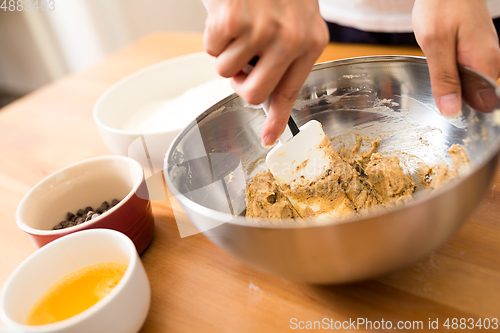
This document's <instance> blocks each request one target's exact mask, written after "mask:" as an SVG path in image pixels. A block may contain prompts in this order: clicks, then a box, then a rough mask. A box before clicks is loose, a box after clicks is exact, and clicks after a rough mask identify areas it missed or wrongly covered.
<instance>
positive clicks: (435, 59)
mask: <svg viewBox="0 0 500 333" xmlns="http://www.w3.org/2000/svg"><path fill="white" fill-rule="evenodd" d="M421 46H422V50H423V51H424V53H425V55H426V56H427V64H428V66H429V74H430V78H431V87H432V93H433V95H434V99H435V101H436V104H437V106H438V108H439V110H440V111H441V113H442V114H443V115H445V116H448V117H456V116H458V115H459V114H460V113H461V109H462V106H461V105H462V101H461V93H460V77H459V75H458V68H457V56H456V49H457V45H456V40H455V36H453V35H449V36H434V38H431V39H430V40H429V41H428V42H427V43H423V45H422V44H421Z"/></svg>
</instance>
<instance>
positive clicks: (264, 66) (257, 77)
mask: <svg viewBox="0 0 500 333" xmlns="http://www.w3.org/2000/svg"><path fill="white" fill-rule="evenodd" d="M293 59H294V57H293V56H285V55H284V54H277V53H276V52H274V51H270V52H267V53H265V54H263V55H259V61H258V62H257V65H256V66H255V67H254V68H253V69H252V71H251V72H250V74H249V75H236V76H234V77H233V88H234V89H235V91H236V92H237V93H238V95H240V96H241V97H242V98H243V99H244V100H245V101H247V102H248V103H249V104H253V105H258V104H261V103H263V102H264V101H265V100H266V99H267V97H268V96H269V95H271V93H272V92H273V90H274V88H275V87H276V86H277V85H278V82H279V81H280V80H281V78H282V77H283V75H284V74H285V72H286V71H287V69H288V67H290V65H291V63H292V61H293Z"/></svg>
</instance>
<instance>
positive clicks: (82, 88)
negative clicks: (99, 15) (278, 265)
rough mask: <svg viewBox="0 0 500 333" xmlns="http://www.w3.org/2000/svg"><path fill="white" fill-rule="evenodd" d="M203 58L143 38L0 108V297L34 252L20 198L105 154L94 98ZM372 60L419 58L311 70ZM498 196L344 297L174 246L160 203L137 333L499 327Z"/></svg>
mask: <svg viewBox="0 0 500 333" xmlns="http://www.w3.org/2000/svg"><path fill="white" fill-rule="evenodd" d="M202 50H203V47H202V37H201V35H200V34H180V33H156V34H152V35H149V36H147V37H146V38H144V39H141V40H139V41H137V42H135V43H133V44H132V45H130V46H129V47H127V48H125V49H123V50H121V51H119V52H116V53H114V54H112V55H110V56H109V57H107V58H106V59H105V60H104V61H103V62H101V63H100V64H98V65H96V66H94V67H93V68H91V69H89V70H86V71H84V72H81V73H76V74H71V75H68V76H66V77H64V78H62V79H60V80H58V81H56V82H54V83H52V84H49V85H47V86H45V87H42V88H40V89H38V90H36V91H35V92H33V93H31V94H29V95H27V96H25V97H23V98H21V99H20V100H18V101H16V102H14V103H12V104H10V105H8V106H6V107H4V108H3V109H0V288H1V287H2V286H3V285H4V283H5V281H6V279H7V277H8V276H9V275H10V274H11V272H12V271H13V270H14V269H15V268H16V266H18V265H19V264H20V263H21V262H22V261H23V260H24V259H25V258H26V257H27V256H28V255H30V254H31V253H33V252H34V251H35V250H36V249H35V247H34V245H33V244H31V242H30V241H29V240H28V237H27V236H26V235H25V234H24V233H23V232H22V231H21V230H20V229H19V228H18V227H17V225H16V222H15V211H16V207H17V205H18V204H19V202H20V200H21V199H22V197H23V196H24V195H25V194H26V193H27V192H28V191H29V190H30V189H31V188H32V187H33V186H34V185H35V184H36V183H38V182H39V181H41V180H42V179H43V178H45V177H46V176H48V175H49V174H51V173H53V172H55V171H56V170H58V169H60V168H62V167H64V166H67V165H69V164H72V163H75V162H78V161H81V160H83V159H87V158H90V157H95V156H100V155H108V154H110V152H109V151H108V150H107V148H106V147H105V146H104V143H103V142H102V140H101V138H100V136H99V134H98V131H97V127H96V126H95V124H94V122H93V120H92V107H93V105H94V103H95V101H96V100H97V98H98V97H99V96H100V95H101V94H102V93H103V92H104V91H105V90H106V89H107V88H108V87H109V86H110V85H112V84H113V83H115V82H117V81H118V80H119V79H121V78H123V77H125V76H126V75H128V74H130V73H133V72H135V71H137V70H139V69H141V68H143V67H146V66H148V65H151V64H153V63H156V62H159V61H162V60H165V59H168V58H171V57H175V56H180V55H183V54H187V53H191V52H199V51H202ZM375 54H408V55H422V53H421V52H420V50H419V49H417V48H411V47H381V46H362V45H339V44H332V45H329V46H328V47H327V49H326V50H325V51H324V53H323V55H322V56H321V58H320V59H319V61H326V60H333V59H340V58H347V57H355V56H363V55H375ZM499 185H500V173H497V175H496V177H495V179H494V182H493V183H492V184H491V187H490V189H489V190H488V191H487V193H486V195H485V197H484V198H483V200H482V202H481V205H480V206H479V208H478V209H477V210H476V211H475V213H474V214H473V215H472V217H471V218H469V220H468V221H467V222H466V223H465V224H464V226H463V227H462V228H461V229H460V230H459V231H458V232H457V233H456V234H455V235H454V236H453V237H452V238H451V239H450V240H449V241H448V242H447V243H446V244H445V245H444V246H443V247H441V248H440V249H438V250H437V251H435V252H433V253H432V254H431V255H429V256H427V257H426V258H424V259H422V260H420V261H419V262H417V263H415V264H413V265H411V266H409V267H407V268H405V269H402V270H400V271H397V272H394V273H392V274H389V275H387V276H384V277H382V278H379V279H376V280H372V281H366V282H362V283H356V284H350V285H341V286H314V285H308V284H304V283H296V282H291V281H287V280H285V279H282V278H278V277H274V276H269V275H266V274H264V273H261V272H259V271H256V270H254V269H253V268H251V267H248V266H247V265H245V264H243V263H241V262H239V261H238V260H236V259H234V258H233V257H231V256H229V255H228V254H226V253H225V252H223V251H222V250H220V249H219V248H217V247H216V246H215V245H213V244H212V243H211V242H210V241H208V240H207V239H206V238H205V237H204V236H203V235H202V234H197V235H194V236H190V237H187V238H180V236H179V233H178V230H177V227H176V224H175V220H174V218H173V214H172V209H171V208H170V205H169V203H168V202H166V201H155V202H154V203H153V211H154V214H155V220H156V230H155V237H154V239H153V242H152V243H151V245H150V246H149V248H148V249H147V250H146V252H145V253H144V254H143V256H142V261H143V263H144V266H145V268H146V271H147V273H148V276H149V279H150V282H151V289H152V301H151V309H150V311H149V315H148V318H147V320H146V322H145V324H144V327H143V328H142V330H141V332H280V331H289V330H290V329H291V328H293V327H295V326H296V325H298V324H299V321H303V323H302V324H301V326H304V327H305V325H307V321H322V320H324V318H326V320H330V319H331V320H334V321H335V320H340V321H349V320H351V321H356V320H357V318H364V319H365V320H371V321H372V322H375V321H378V322H379V323H380V321H381V320H382V319H383V320H385V321H388V320H391V321H392V323H393V325H394V326H395V325H396V323H397V322H398V321H422V322H423V323H424V325H425V326H424V327H425V329H424V331H425V330H426V329H427V327H428V322H429V318H430V320H431V321H434V320H436V319H439V325H440V328H443V327H442V324H443V323H444V322H445V320H446V319H447V318H474V319H476V320H477V319H478V318H493V317H497V318H499V317H500V223H499V222H500V186H499ZM496 186H498V187H496ZM293 318H296V321H295V320H294V319H293ZM451 323H452V322H451V319H450V324H451ZM1 325H2V324H1V323H0V326H1ZM374 325H376V324H374ZM363 327H365V326H361V327H360V328H363ZM351 328H352V326H351ZM360 330H361V331H363V329H360Z"/></svg>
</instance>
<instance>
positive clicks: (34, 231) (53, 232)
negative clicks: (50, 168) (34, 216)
mask: <svg viewBox="0 0 500 333" xmlns="http://www.w3.org/2000/svg"><path fill="white" fill-rule="evenodd" d="M116 160H122V161H125V162H127V163H128V164H129V166H131V167H133V168H134V170H135V172H136V174H137V176H138V177H137V181H136V183H135V184H134V186H133V187H132V189H131V190H130V191H129V193H128V194H127V195H126V196H125V198H123V199H122V200H121V201H120V202H119V203H118V204H117V205H115V206H114V207H112V208H111V209H110V210H108V211H107V212H106V213H104V214H101V215H100V216H99V217H97V218H95V219H93V220H90V221H87V222H84V223H81V224H78V225H75V226H72V227H68V228H64V229H59V230H49V229H36V228H33V227H30V226H29V225H27V224H26V223H25V222H24V220H23V219H22V218H21V214H22V210H24V209H25V207H26V205H28V204H29V200H30V199H29V198H30V197H31V195H32V194H33V193H34V192H35V191H36V189H37V188H39V187H40V186H42V185H44V184H45V183H47V182H49V181H50V180H51V179H52V178H54V177H56V176H57V175H59V174H61V173H64V172H65V171H67V170H69V169H72V168H75V167H77V166H83V165H85V164H90V163H99V162H101V161H116ZM143 181H144V170H143V169H142V166H141V165H140V164H139V162H137V161H136V160H134V159H132V158H130V157H127V156H120V155H105V156H98V157H93V158H89V159H86V160H83V161H79V162H76V163H73V164H70V165H68V166H66V167H64V168H62V169H59V170H57V171H55V172H54V173H52V174H50V175H48V176H47V177H45V178H44V179H42V180H41V181H40V182H38V183H37V184H36V185H35V186H33V187H32V188H31V189H30V190H29V191H28V193H26V195H25V196H24V197H23V198H22V199H21V201H20V202H19V205H18V206H17V209H16V223H17V226H18V227H19V228H20V229H21V230H23V231H24V232H26V233H28V234H31V235H35V236H55V235H61V234H64V235H65V234H68V233H74V232H75V231H80V230H82V229H87V228H88V227H89V226H91V225H92V224H94V223H95V222H99V221H101V220H102V219H104V218H106V217H107V216H108V214H107V213H113V212H114V211H116V210H118V209H119V208H120V207H121V206H123V205H124V204H125V203H126V202H127V201H128V200H130V198H132V196H133V195H135V193H136V192H137V190H138V189H139V186H140V185H141V184H142V183H143Z"/></svg>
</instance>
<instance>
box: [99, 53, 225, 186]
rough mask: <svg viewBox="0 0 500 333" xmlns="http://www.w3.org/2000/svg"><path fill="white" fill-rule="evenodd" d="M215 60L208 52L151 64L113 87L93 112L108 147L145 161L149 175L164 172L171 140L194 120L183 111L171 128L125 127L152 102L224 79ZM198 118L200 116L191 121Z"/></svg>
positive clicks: (170, 123) (172, 122)
mask: <svg viewBox="0 0 500 333" xmlns="http://www.w3.org/2000/svg"><path fill="white" fill-rule="evenodd" d="M214 61H215V60H214V58H212V57H211V56H209V55H207V54H205V53H193V54H189V55H186V56H182V57H177V58H173V59H169V60H166V61H163V62H160V63H158V64H155V65H152V66H149V67H147V68H145V69H142V70H140V71H138V72H136V73H134V74H132V75H129V76H127V77H126V78H124V79H122V80H121V81H119V82H118V83H116V84H115V85H113V86H112V87H110V88H109V89H108V90H107V91H106V92H105V93H104V94H103V95H102V96H101V97H100V98H99V100H98V101H97V102H96V104H95V106H94V113H93V115H94V120H95V122H96V124H97V127H98V128H99V132H100V134H101V137H102V139H103V140H104V143H105V144H106V146H107V147H108V148H109V149H110V150H111V151H112V152H113V153H114V154H118V155H124V156H129V157H132V158H134V159H135V160H137V161H138V162H139V163H141V165H142V166H143V167H144V169H145V172H146V178H148V177H149V176H150V175H152V174H154V173H157V172H160V171H161V170H162V168H163V158H164V157H165V153H166V152H167V149H168V147H169V145H170V143H171V142H172V140H173V139H174V138H175V137H176V136H177V134H178V133H179V132H180V131H181V130H182V129H183V128H184V127H185V126H186V125H187V124H189V122H190V121H187V122H186V121H180V114H181V113H182V112H183V110H179V113H178V115H177V116H176V117H172V119H169V121H168V124H166V127H168V128H167V129H166V130H163V131H156V132H151V133H146V132H145V131H129V130H124V129H123V128H124V126H125V124H126V123H127V122H130V120H131V119H133V118H134V117H137V113H138V112H141V110H143V108H144V106H145V105H148V103H152V102H155V101H161V100H166V99H172V98H176V97H178V96H180V95H181V94H182V93H184V92H185V91H186V90H188V89H190V88H194V87H197V86H199V85H201V84H203V83H206V82H208V81H211V80H214V79H217V78H221V77H220V76H219V75H218V74H217V72H216V71H215V67H214ZM207 108H208V107H207ZM184 111H185V110H184ZM202 111H204V110H201V111H200V112H199V113H201V112H202ZM176 118H177V120H176ZM182 118H185V117H184V115H183V116H182ZM194 118H196V116H193V117H192V119H191V120H194ZM151 167H152V168H153V170H151ZM162 191H163V190H162Z"/></svg>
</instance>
